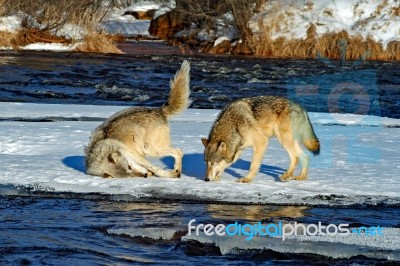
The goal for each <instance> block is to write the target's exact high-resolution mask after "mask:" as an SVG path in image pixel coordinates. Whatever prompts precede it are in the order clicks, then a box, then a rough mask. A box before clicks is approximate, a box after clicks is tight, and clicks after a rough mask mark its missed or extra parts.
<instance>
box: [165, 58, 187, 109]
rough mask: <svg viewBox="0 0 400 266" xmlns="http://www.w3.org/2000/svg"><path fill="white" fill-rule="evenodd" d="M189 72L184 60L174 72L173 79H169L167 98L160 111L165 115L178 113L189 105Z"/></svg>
mask: <svg viewBox="0 0 400 266" xmlns="http://www.w3.org/2000/svg"><path fill="white" fill-rule="evenodd" d="M189 72H190V64H189V62H188V61H186V60H185V61H183V63H182V65H181V68H180V69H179V70H178V72H176V74H175V77H174V79H172V80H171V82H170V87H171V90H170V92H169V96H168V100H167V102H166V103H165V104H164V105H163V106H162V107H161V111H162V112H163V114H164V115H165V116H167V117H168V116H171V115H175V114H179V113H181V112H183V111H184V110H185V109H186V108H187V107H188V106H189V105H190V100H189V95H190V89H189V82H190V77H189Z"/></svg>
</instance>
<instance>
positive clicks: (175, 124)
mask: <svg viewBox="0 0 400 266" xmlns="http://www.w3.org/2000/svg"><path fill="white" fill-rule="evenodd" d="M0 108H1V110H3V111H2V113H1V115H0V118H1V122H0V123H1V136H0V160H1V162H2V163H1V166H0V170H1V172H2V175H1V177H0V183H1V184H13V185H24V186H33V187H35V188H36V189H42V190H48V191H55V192H77V193H104V194H118V195H129V196H130V197H133V198H137V199H138V200H145V199H172V200H189V201H190V200H193V201H218V202H231V203H276V204H296V205H297V204H300V205H302V204H307V205H352V204H372V205H374V204H389V205H392V204H395V205H398V204H400V180H399V178H398V171H399V169H400V156H399V145H400V143H399V140H398V138H396V136H398V135H399V133H400V120H398V119H382V118H379V117H362V116H350V115H338V114H335V115H332V114H323V113H311V114H310V117H311V121H312V123H313V124H314V128H315V131H316V134H317V136H318V137H319V139H320V141H321V145H322V150H321V155H320V156H319V157H312V158H311V164H310V172H309V179H308V180H307V181H305V182H298V181H290V182H286V183H283V182H280V181H279V176H280V175H281V174H282V173H283V172H284V171H285V170H286V169H287V167H288V165H289V158H288V156H287V154H286V152H285V151H284V149H283V148H282V147H281V146H280V144H279V143H278V142H277V141H276V140H272V141H271V142H270V145H269V148H268V151H267V153H266V155H265V157H264V160H263V162H262V166H261V169H260V173H259V174H258V175H257V177H256V178H255V180H254V181H253V183H251V184H240V183H237V182H235V181H236V179H237V178H239V177H241V176H243V175H244V174H245V173H246V172H247V170H248V168H249V165H250V161H251V151H250V150H249V151H246V152H244V154H243V156H242V158H241V159H240V160H239V161H238V162H237V163H236V164H234V165H233V166H232V167H231V168H229V169H228V170H227V171H226V172H225V174H224V175H223V177H222V181H221V182H204V181H203V179H204V173H205V166H204V162H203V146H202V144H201V141H200V138H201V137H204V136H207V135H208V132H209V130H210V128H211V125H212V121H213V120H214V119H215V117H216V116H217V114H218V111H216V110H195V109H191V110H188V111H186V112H185V113H184V114H183V115H182V116H179V117H175V118H174V119H172V121H171V135H172V142H173V145H174V146H176V147H180V148H182V150H183V151H184V154H185V155H184V158H183V177H182V178H180V179H167V178H156V177H152V178H147V179H145V178H126V179H103V178H101V177H95V176H89V175H86V174H85V173H84V171H85V167H84V158H83V147H84V145H86V144H87V142H88V138H89V135H90V132H91V131H92V130H93V129H95V127H96V126H98V125H99V124H100V123H101V121H100V120H101V119H100V118H104V119H105V118H106V117H108V116H109V115H111V114H112V113H114V112H115V111H117V110H120V109H122V108H124V107H116V106H112V107H111V106H81V105H51V104H27V103H0ZM18 118H19V119H18ZM45 118H52V119H45ZM41 119H44V120H43V121H58V122H40V121H41ZM15 120H20V121H15ZM21 120H22V121H27V122H21ZM80 120H81V121H80ZM91 120H92V121H91ZM33 121H34V122H33ZM346 121H347V122H346ZM155 163H156V164H158V165H160V166H163V167H169V168H171V167H172V165H173V161H172V159H168V158H166V159H162V160H155ZM10 193H13V192H10Z"/></svg>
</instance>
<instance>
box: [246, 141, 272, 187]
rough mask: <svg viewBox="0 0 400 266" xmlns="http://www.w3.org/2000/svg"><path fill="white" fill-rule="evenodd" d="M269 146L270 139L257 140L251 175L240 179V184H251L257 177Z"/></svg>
mask: <svg viewBox="0 0 400 266" xmlns="http://www.w3.org/2000/svg"><path fill="white" fill-rule="evenodd" d="M267 146H268V139H266V138H265V137H260V138H257V139H256V141H255V145H253V147H254V153H253V159H252V161H251V164H250V170H249V173H248V174H247V175H246V177H243V178H240V179H239V182H240V183H250V182H251V181H252V180H253V179H254V177H255V176H256V175H257V173H258V170H259V169H260V165H261V161H262V159H263V157H264V153H265V151H266V149H267Z"/></svg>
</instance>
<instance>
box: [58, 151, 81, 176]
mask: <svg viewBox="0 0 400 266" xmlns="http://www.w3.org/2000/svg"><path fill="white" fill-rule="evenodd" d="M62 163H63V164H64V165H65V166H67V167H69V168H72V169H74V170H76V171H78V172H82V173H84V174H85V173H86V167H85V157H83V156H77V155H76V156H68V157H65V158H64V159H63V160H62Z"/></svg>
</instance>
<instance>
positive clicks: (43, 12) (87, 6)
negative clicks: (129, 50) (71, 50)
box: [0, 0, 122, 53]
mask: <svg viewBox="0 0 400 266" xmlns="http://www.w3.org/2000/svg"><path fill="white" fill-rule="evenodd" d="M106 3H107V5H105V4H106ZM113 3H114V1H108V2H105V1H103V0H59V1H54V0H42V1H26V0H0V15H3V16H4V15H15V14H18V15H21V16H22V17H21V18H22V25H21V26H22V29H21V30H20V32H18V33H17V34H11V33H7V36H8V37H7V38H2V40H0V45H2V43H4V45H3V46H7V47H13V48H14V49H19V47H20V46H25V45H27V44H30V43H35V42H45V43H65V44H69V43H77V42H81V41H83V42H85V44H83V45H80V46H79V47H78V48H77V49H78V50H79V51H85V52H86V51H87V52H99V53H122V52H121V50H119V49H118V48H117V47H116V46H115V41H119V40H120V37H119V36H110V35H106V34H103V33H101V32H98V31H97V30H96V25H98V24H99V22H100V21H101V20H102V19H103V18H104V16H105V14H106V12H107V11H108V10H109V8H111V6H112V4H113ZM24 14H26V15H24ZM66 24H71V25H75V26H77V27H80V28H82V29H85V31H86V32H87V35H86V36H84V37H83V40H78V39H67V38H65V37H58V36H57V32H59V30H60V29H62V28H63V27H64V26H65V25H66ZM39 25H40V26H39ZM1 34H2V35H6V33H1Z"/></svg>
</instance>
